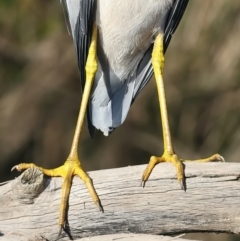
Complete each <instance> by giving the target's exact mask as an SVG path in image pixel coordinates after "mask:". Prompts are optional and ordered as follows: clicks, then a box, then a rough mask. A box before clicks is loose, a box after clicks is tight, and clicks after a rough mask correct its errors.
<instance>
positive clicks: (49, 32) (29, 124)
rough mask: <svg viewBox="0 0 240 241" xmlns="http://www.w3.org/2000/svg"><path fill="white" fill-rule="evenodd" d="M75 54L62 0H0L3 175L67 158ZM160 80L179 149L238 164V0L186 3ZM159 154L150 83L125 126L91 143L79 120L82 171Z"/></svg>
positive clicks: (76, 96)
mask: <svg viewBox="0 0 240 241" xmlns="http://www.w3.org/2000/svg"><path fill="white" fill-rule="evenodd" d="M75 57H76V56H75V53H74V49H73V45H72V40H71V37H70V36H69V35H68V34H67V30H66V27H65V23H64V18H63V14H62V10H61V6H60V4H59V1H49V0H41V1H32V0H24V1H17V0H0V181H4V180H7V179H10V178H13V177H14V176H16V175H17V174H16V173H14V174H10V169H11V167H12V166H13V165H14V164H17V163H19V162H34V163H36V164H38V165H42V166H44V167H56V166H58V165H61V164H62V163H63V162H64V160H65V159H66V157H67V155H68V152H69V148H70V145H71V141H72V137H73V133H74V128H75V124H76V118H77V114H78V109H79V103H80V99H81V95H80V82H79V73H78V69H77V64H76V58H75ZM165 83H166V84H165V86H166V95H167V102H168V109H169V118H170V125H171V131H172V135H173V143H174V147H175V151H176V152H177V153H178V154H179V156H180V157H182V158H189V159H190V158H199V157H206V156H209V155H211V154H213V153H216V152H219V153H220V154H221V155H223V156H224V157H225V159H226V161H234V162H236V161H239V156H240V148H239V143H240V127H239V120H240V1H239V0H231V1H227V0H212V1H201V0H195V1H190V4H189V7H188V8H187V11H186V14H185V16H184V18H183V20H182V22H181V24H180V26H179V28H178V30H177V32H176V34H175V35H174V37H173V39H172V42H171V44H170V47H169V49H168V51H167V54H166V67H165ZM161 153H162V132H161V125H160V117H159V106H158V102H157V92H156V88H155V82H154V81H151V82H150V83H149V84H148V86H147V87H146V88H145V89H144V91H143V92H142V93H141V95H140V96H139V97H138V98H137V100H136V102H135V103H134V104H133V106H132V108H131V111H130V112H129V115H128V117H127V120H126V121H125V123H124V124H123V125H122V126H121V127H119V128H118V129H116V130H115V131H114V133H113V134H111V135H110V136H109V137H108V138H106V137H104V136H103V135H102V133H100V132H96V134H95V138H94V139H93V140H92V139H90V137H89V135H88V131H87V128H86V127H85V130H84V133H83V136H82V139H81V146H80V157H81V161H82V164H83V166H84V168H85V169H86V170H95V169H104V168H113V167H119V166H126V165H135V164H142V163H147V162H148V160H149V157H150V156H151V155H152V154H155V155H161ZM139 179H140V177H139ZM211 240H214V239H211ZM216 240H217V239H216ZM223 240H227V239H223ZM232 240H233V239H232ZM234 240H235V239H234ZM239 240H240V238H239Z"/></svg>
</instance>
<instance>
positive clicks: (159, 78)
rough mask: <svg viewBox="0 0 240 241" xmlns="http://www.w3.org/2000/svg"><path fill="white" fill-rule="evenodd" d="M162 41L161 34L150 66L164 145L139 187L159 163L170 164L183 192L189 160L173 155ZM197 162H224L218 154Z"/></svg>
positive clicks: (150, 163)
mask: <svg viewBox="0 0 240 241" xmlns="http://www.w3.org/2000/svg"><path fill="white" fill-rule="evenodd" d="M163 44H164V41H163V34H158V35H157V37H156V39H155V42H154V47H153V52H152V66H153V70H154V74H155V79H156V84H157V90H158V98H159V104H160V113H161V120H162V130H163V143H164V152H163V155H162V156H161V157H156V156H152V157H151V158H150V161H149V163H148V166H147V168H146V169H145V171H144V173H143V176H142V182H141V185H142V186H143V187H144V186H145V183H146V181H147V180H148V178H149V176H150V174H151V172H152V170H153V168H154V167H155V165H156V164H158V163H160V162H172V163H173V165H174V166H175V168H176V171H177V179H178V181H179V183H180V186H181V188H182V189H184V190H185V186H184V179H185V175H184V169H183V163H182V162H185V161H190V160H183V159H179V157H178V156H177V155H176V154H175V152H174V149H173V145H172V139H171V133H170V128H169V122H168V113H167V104H166V97H165V91H164V82H163V68H164V46H163ZM194 161H198V162H210V161H224V159H223V157H222V156H220V155H219V154H215V155H213V156H211V157H208V158H205V159H199V160H194Z"/></svg>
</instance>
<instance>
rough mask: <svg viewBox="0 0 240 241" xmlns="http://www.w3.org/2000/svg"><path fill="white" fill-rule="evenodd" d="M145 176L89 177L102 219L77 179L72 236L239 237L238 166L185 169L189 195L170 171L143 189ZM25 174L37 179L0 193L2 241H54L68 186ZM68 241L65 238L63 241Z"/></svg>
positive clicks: (112, 172)
mask: <svg viewBox="0 0 240 241" xmlns="http://www.w3.org/2000/svg"><path fill="white" fill-rule="evenodd" d="M144 168H145V165H144V166H143V165H141V166H129V167H124V168H118V169H109V170H101V171H93V172H89V174H90V176H91V178H92V179H93V182H94V185H95V188H96V190H97V192H98V194H99V197H100V198H101V201H102V204H103V207H104V213H101V212H99V211H98V209H97V207H95V205H94V203H93V202H92V200H91V198H90V196H89V194H88V192H87V190H86V188H85V186H84V184H83V183H82V181H81V180H80V179H79V178H77V177H76V178H74V179H73V186H72V190H71V195H70V199H69V211H68V222H69V225H70V229H71V234H72V236H73V237H74V238H75V239H77V238H81V237H89V236H90V237H92V236H97V235H106V234H119V233H136V234H152V235H156V234H164V235H166V234H178V233H184V232H195V231H198V232H201V231H209V232H231V233H240V164H238V163H187V164H186V166H185V172H186V177H187V179H186V184H187V191H186V192H184V191H182V190H180V187H179V184H178V182H177V181H176V177H175V169H174V167H173V166H172V165H171V164H170V163H163V164H160V165H158V166H156V167H155V169H154V171H153V173H152V174H151V176H150V180H149V181H148V182H147V183H146V187H145V188H142V187H140V179H141V175H142V172H143V170H144ZM28 172H29V173H32V178H30V179H27V180H26V178H25V179H24V178H23V174H22V175H21V176H20V177H18V178H16V179H15V180H12V181H10V182H8V183H5V184H3V185H0V240H8V241H10V240H22V241H27V240H28V241H29V240H54V239H55V238H56V236H57V234H58V226H57V222H58V209H59V204H60V198H61V184H62V181H63V180H62V178H47V177H44V176H43V175H42V174H41V173H39V172H38V171H36V170H35V169H29V170H28ZM25 176H26V174H25ZM37 182H39V183H40V184H41V185H39V184H36V183H37ZM169 238H170V237H169ZM68 239H69V238H68V236H67V235H66V233H64V232H63V233H62V236H61V240H68ZM81 240H82V239H81ZM86 240H87V239H86ZM91 240H92V239H91ZM93 240H94V239H93ZM98 240H101V239H98ZM105 240H106V239H105ZM110 240H111V239H110ZM112 240H114V239H112ZM129 240H130V239H129ZM139 240H140V239H139ZM149 240H150V239H149ZM153 240H154V239H153ZM156 240H158V239H156ZM169 240H171V239H169Z"/></svg>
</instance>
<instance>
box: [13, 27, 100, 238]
mask: <svg viewBox="0 0 240 241" xmlns="http://www.w3.org/2000/svg"><path fill="white" fill-rule="evenodd" d="M96 54H97V27H96V24H94V26H93V33H92V40H91V43H90V48H89V52H88V58H87V62H86V67H85V69H86V82H85V87H84V91H83V96H82V101H81V105H80V110H79V116H78V121H77V125H76V130H75V133H74V138H73V143H72V147H71V151H70V154H69V156H68V158H67V160H66V162H65V163H64V165H62V166H60V167H58V168H55V169H51V170H47V169H44V168H42V167H38V166H36V165H35V164H32V163H29V164H26V163H22V164H19V165H17V166H15V167H13V168H12V170H13V169H17V170H18V171H22V170H24V169H27V168H30V167H37V168H38V169H39V170H41V171H42V172H43V173H44V174H45V175H47V176H51V177H55V176H61V177H63V178H64V181H63V185H62V198H61V204H60V215H59V222H58V224H59V226H60V231H59V235H60V233H61V231H62V229H63V228H65V222H66V208H67V203H68V199H69V194H70V189H71V185H72V178H73V176H74V175H77V176H79V177H80V178H81V179H82V180H83V182H84V183H85V184H86V187H87V189H88V191H89V193H90V195H91V196H92V199H93V201H94V202H95V203H96V205H97V206H98V207H99V209H100V211H102V212H103V207H102V205H101V202H100V199H99V198H98V195H97V193H96V191H95V189H94V186H93V183H92V180H91V178H90V177H89V176H88V174H87V173H86V172H85V171H84V170H83V169H82V167H81V163H80V161H79V158H78V145H79V139H80V134H81V130H82V126H83V123H84V117H85V114H86V109H87V104H88V100H89V96H90V93H91V88H92V84H93V81H94V77H95V73H96V71H97V58H96Z"/></svg>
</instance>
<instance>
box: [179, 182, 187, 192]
mask: <svg viewBox="0 0 240 241" xmlns="http://www.w3.org/2000/svg"><path fill="white" fill-rule="evenodd" d="M179 184H180V187H181V189H182V190H183V191H185V192H186V183H185V180H184V179H181V180H179Z"/></svg>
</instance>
